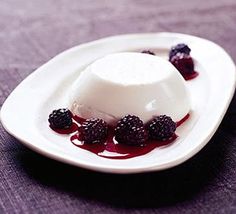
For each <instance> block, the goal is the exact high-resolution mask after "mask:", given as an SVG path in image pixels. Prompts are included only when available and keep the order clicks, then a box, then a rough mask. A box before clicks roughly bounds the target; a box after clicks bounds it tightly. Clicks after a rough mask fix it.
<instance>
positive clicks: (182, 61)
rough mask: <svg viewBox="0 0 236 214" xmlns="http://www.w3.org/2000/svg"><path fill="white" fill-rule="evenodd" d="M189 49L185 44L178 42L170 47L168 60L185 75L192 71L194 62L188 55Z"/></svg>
mask: <svg viewBox="0 0 236 214" xmlns="http://www.w3.org/2000/svg"><path fill="white" fill-rule="evenodd" d="M190 52H191V49H190V48H189V47H188V46H187V45H186V44H183V43H181V44H178V45H176V46H174V47H172V48H171V50H170V52H169V61H170V62H171V63H172V64H173V65H174V66H175V67H176V68H177V70H178V71H179V72H180V73H181V74H182V75H183V77H185V76H186V75H191V74H192V73H194V62H193V59H192V57H191V56H190Z"/></svg>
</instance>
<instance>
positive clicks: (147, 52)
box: [141, 50, 155, 55]
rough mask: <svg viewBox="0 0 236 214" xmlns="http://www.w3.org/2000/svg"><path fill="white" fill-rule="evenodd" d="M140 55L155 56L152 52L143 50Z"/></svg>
mask: <svg viewBox="0 0 236 214" xmlns="http://www.w3.org/2000/svg"><path fill="white" fill-rule="evenodd" d="M141 53H144V54H150V55H155V53H154V52H153V51H150V50H143V51H142V52H141Z"/></svg>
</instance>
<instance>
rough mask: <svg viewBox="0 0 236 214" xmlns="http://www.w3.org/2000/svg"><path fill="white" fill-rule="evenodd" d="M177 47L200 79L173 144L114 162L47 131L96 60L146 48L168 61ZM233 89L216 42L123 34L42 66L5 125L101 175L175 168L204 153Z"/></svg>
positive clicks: (35, 146)
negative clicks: (187, 52) (185, 49)
mask: <svg viewBox="0 0 236 214" xmlns="http://www.w3.org/2000/svg"><path fill="white" fill-rule="evenodd" d="M178 43H186V44H188V45H189V47H190V48H191V50H192V52H191V55H192V57H193V58H194V62H195V68H196V69H195V70H196V71H198V72H199V76H198V77H197V78H195V79H193V80H190V81H187V87H188V90H189V92H190V96H191V106H192V108H191V117H190V119H188V120H187V121H186V122H185V123H184V124H183V125H182V126H180V127H179V128H178V129H177V134H178V135H179V136H180V137H179V138H178V139H177V140H176V141H175V142H174V143H173V144H171V145H169V146H165V147H160V148H157V149H155V150H153V151H152V152H150V153H148V154H146V155H143V156H139V157H135V158H130V159H124V160H113V159H106V158H102V157H99V156H97V155H95V154H93V153H90V152H88V151H86V150H83V149H80V148H78V147H75V146H74V145H73V144H72V143H71V142H70V140H69V137H68V136H63V135H59V134H56V133H55V132H53V131H52V130H51V129H50V128H49V126H48V121H47V119H48V115H49V113H51V111H52V110H53V109H57V108H62V107H67V105H68V103H67V102H68V100H67V97H68V91H69V89H70V86H71V85H72V83H73V81H75V79H76V78H77V77H78V76H79V74H80V72H81V70H83V69H84V68H85V67H86V66H87V65H88V64H90V63H91V62H93V61H94V60H96V59H97V58H100V57H102V56H104V55H106V54H109V53H113V52H122V51H134V50H136V51H137V50H143V49H151V50H154V51H155V52H156V53H157V55H161V56H163V57H166V56H167V54H168V51H169V50H170V47H171V46H173V45H176V44H178ZM234 90H235V65H234V63H233V61H232V59H231V58H230V57H229V55H228V54H227V53H226V52H225V51H224V50H223V49H222V48H221V47H219V46H218V45H216V44H215V43H213V42H210V41H207V40H205V39H201V38H198V37H194V36H189V35H183V34H176V33H152V34H132V35H121V36H114V37H109V38H105V39H101V40H97V41H94V42H90V43H87V44H83V45H79V46H77V47H74V48H71V49H69V50H67V51H65V52H63V53H61V54H59V55H58V56H56V57H55V58H53V59H52V60H50V61H49V62H48V63H46V64H44V65H43V66H41V67H40V68H38V69H37V70H36V71H35V72H33V73H32V74H31V75H30V76H28V77H27V78H26V79H25V80H24V81H23V82H22V83H21V84H20V85H18V86H17V87H16V89H15V90H14V91H13V92H12V93H11V95H10V96H9V97H8V98H7V100H6V101H5V103H4V105H3V106H2V109H1V121H2V124H3V126H4V127H5V129H6V130H7V131H8V132H9V133H10V134H11V135H13V136H14V137H16V138H17V139H19V140H20V141H21V142H22V143H23V144H24V145H26V146H27V147H29V148H31V149H32V150H34V151H36V152H39V153H41V154H42V155H45V156H47V157H50V158H53V159H55V160H58V161H62V162H65V163H69V164H72V165H75V166H79V167H84V168H87V169H91V170H96V171H101V172H110V173H136V172H147V171H154V170H162V169H167V168H170V167H173V166H176V165H178V164H180V163H182V162H184V161H186V160H187V159H189V158H190V157H192V156H193V155H194V154H196V153H197V152H198V151H200V150H201V149H202V148H203V147H204V146H205V145H206V143H207V142H208V141H209V140H210V138H211V137H212V135H213V134H214V132H215V131H216V129H217V128H218V126H219V124H220V122H221V121H222V119H223V116H224V114H225V112H226V110H227V108H228V106H229V103H230V101H231V99H232V97H233V94H234Z"/></svg>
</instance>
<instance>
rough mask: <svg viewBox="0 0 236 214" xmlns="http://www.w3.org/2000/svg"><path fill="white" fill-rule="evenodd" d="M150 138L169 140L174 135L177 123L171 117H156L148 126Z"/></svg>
mask: <svg viewBox="0 0 236 214" xmlns="http://www.w3.org/2000/svg"><path fill="white" fill-rule="evenodd" d="M147 129H148V131H149V136H150V138H151V139H154V140H163V141H164V140H168V139H169V138H171V137H172V136H173V135H174V132H175V130H176V123H175V122H174V121H173V120H172V119H171V117H169V116H166V115H160V116H157V117H155V118H154V119H153V120H152V121H151V122H150V123H149V124H148V126H147Z"/></svg>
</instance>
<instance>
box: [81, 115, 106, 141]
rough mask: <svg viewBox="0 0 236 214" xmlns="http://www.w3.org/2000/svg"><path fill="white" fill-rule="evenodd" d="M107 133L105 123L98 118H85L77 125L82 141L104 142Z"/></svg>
mask: <svg viewBox="0 0 236 214" xmlns="http://www.w3.org/2000/svg"><path fill="white" fill-rule="evenodd" d="M107 134H108V125H107V123H106V122H105V121H104V120H102V119H98V118H92V119H87V120H85V121H84V122H83V123H82V124H81V126H80V127H79V137H80V140H82V141H83V142H84V143H89V144H93V143H101V142H104V141H105V140H106V138H107Z"/></svg>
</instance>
